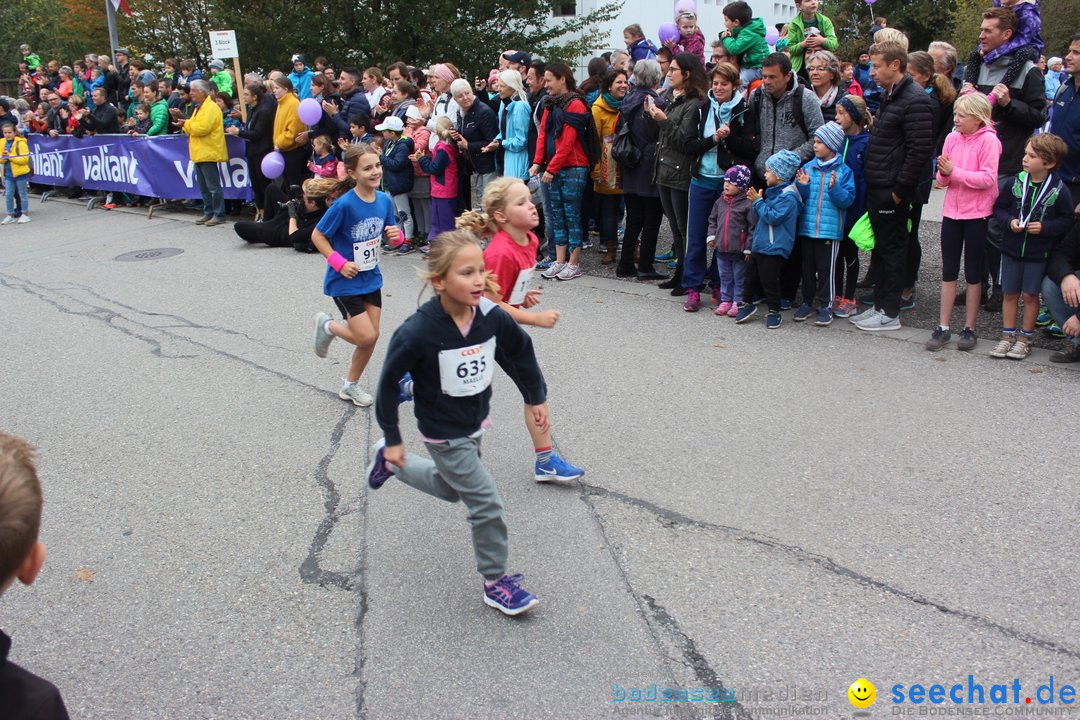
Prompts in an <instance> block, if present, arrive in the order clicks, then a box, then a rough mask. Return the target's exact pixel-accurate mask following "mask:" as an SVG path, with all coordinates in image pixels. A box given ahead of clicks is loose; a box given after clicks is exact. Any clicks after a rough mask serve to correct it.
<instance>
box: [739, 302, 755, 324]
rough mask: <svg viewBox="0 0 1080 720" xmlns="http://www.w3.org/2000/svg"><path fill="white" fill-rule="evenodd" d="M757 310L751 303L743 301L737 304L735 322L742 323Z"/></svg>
mask: <svg viewBox="0 0 1080 720" xmlns="http://www.w3.org/2000/svg"><path fill="white" fill-rule="evenodd" d="M756 312H757V305H755V304H753V303H743V304H742V305H740V306H739V314H738V315H736V316H735V322H736V323H737V324H739V325H742V324H743V323H744V322H746V321H747V320H749V319H750V318H751V317H753V315H754V313H756Z"/></svg>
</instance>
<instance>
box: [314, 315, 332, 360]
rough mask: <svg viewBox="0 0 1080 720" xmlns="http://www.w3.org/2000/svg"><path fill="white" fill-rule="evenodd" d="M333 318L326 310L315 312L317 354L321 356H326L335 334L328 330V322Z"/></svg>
mask: <svg viewBox="0 0 1080 720" xmlns="http://www.w3.org/2000/svg"><path fill="white" fill-rule="evenodd" d="M331 319H332V318H331V317H330V316H329V315H327V314H326V313H324V312H317V313H315V354H316V355H317V356H319V357H321V358H324V357H326V352H327V350H329V349H330V343H331V342H332V341H333V339H334V336H333V335H331V334H330V333H328V332H326V323H327V321H329V320H331Z"/></svg>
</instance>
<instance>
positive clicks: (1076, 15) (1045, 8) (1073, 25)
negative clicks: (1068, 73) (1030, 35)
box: [1042, 0, 1080, 57]
mask: <svg viewBox="0 0 1080 720" xmlns="http://www.w3.org/2000/svg"><path fill="white" fill-rule="evenodd" d="M1042 19H1043V40H1045V41H1046V56H1047V57H1050V56H1052V55H1059V56H1061V57H1065V53H1067V52H1068V51H1069V38H1071V37H1072V36H1073V35H1075V34H1076V33H1080V2H1077V0H1042Z"/></svg>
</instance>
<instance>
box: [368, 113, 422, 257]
mask: <svg viewBox="0 0 1080 720" xmlns="http://www.w3.org/2000/svg"><path fill="white" fill-rule="evenodd" d="M375 131H376V132H380V133H382V136H383V148H382V166H383V190H385V191H386V193H387V194H389V195H390V199H391V200H393V201H394V212H395V213H397V216H398V219H399V220H400V221H401V224H402V225H403V226H404V228H403V229H404V230H405V242H406V243H410V244H416V243H415V242H414V240H415V238H413V231H414V229H415V224H414V223H413V216H412V211H411V210H410V209H409V192H410V191H411V190H412V186H413V164H412V154H413V141H412V138H407V137H402V136H401V134H402V133H403V132H404V131H405V123H404V122H403V121H402V120H401V118H399V117H395V116H393V115H391V116H389V117H386V118H384V119H383V121H382V123H381V124H379V125H376V126H375Z"/></svg>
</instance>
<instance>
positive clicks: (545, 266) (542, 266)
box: [536, 260, 554, 270]
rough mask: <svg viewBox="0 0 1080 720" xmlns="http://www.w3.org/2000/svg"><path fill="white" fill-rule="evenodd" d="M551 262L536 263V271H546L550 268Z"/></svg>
mask: <svg viewBox="0 0 1080 720" xmlns="http://www.w3.org/2000/svg"><path fill="white" fill-rule="evenodd" d="M552 262H554V261H553V260H541V261H540V262H538V263H536V269H537V270H547V269H548V268H549V267H551V263H552Z"/></svg>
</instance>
